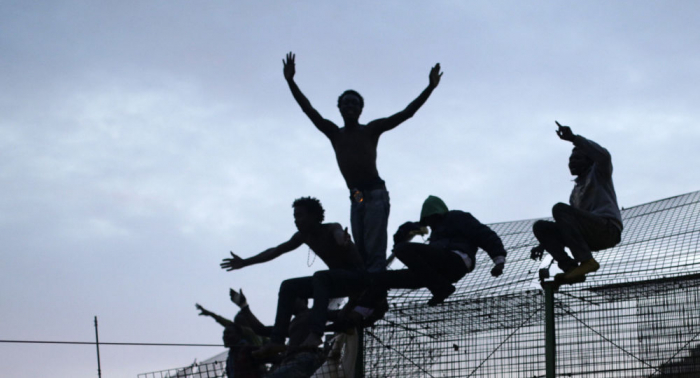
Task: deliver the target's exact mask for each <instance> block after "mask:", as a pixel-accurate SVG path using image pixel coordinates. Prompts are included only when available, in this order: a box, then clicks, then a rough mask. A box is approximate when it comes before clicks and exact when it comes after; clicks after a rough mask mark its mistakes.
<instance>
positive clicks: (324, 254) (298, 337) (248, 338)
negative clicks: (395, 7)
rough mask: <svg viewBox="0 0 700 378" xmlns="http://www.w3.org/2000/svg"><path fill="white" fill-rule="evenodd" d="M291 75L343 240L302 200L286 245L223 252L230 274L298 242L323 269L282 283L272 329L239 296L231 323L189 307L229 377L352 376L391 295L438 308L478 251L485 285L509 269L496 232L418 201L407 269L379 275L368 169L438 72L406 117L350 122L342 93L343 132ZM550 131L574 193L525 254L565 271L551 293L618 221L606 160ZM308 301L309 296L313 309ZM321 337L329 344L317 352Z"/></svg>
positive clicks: (538, 226)
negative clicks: (215, 338)
mask: <svg viewBox="0 0 700 378" xmlns="http://www.w3.org/2000/svg"><path fill="white" fill-rule="evenodd" d="M295 72H296V67H295V55H294V54H292V53H289V54H287V56H286V58H285V59H284V60H283V73H284V78H285V79H286V81H287V83H288V85H289V89H290V90H291V92H292V96H293V97H294V99H295V100H296V101H297V103H298V104H299V106H300V107H301V110H302V111H303V112H304V113H305V114H306V115H307V116H308V118H309V119H310V121H311V123H313V125H314V126H315V127H316V128H317V129H318V130H319V131H320V132H322V133H323V134H324V135H325V136H326V137H327V138H328V139H329V140H330V142H331V145H332V147H333V150H334V152H335V156H336V160H337V163H338V167H339V169H340V173H341V174H342V176H343V178H344V179H345V183H346V184H347V188H348V190H349V192H348V194H349V199H350V230H351V231H350V232H348V227H347V226H346V227H343V225H341V224H340V223H334V222H325V223H324V221H325V216H324V209H323V206H322V205H321V202H320V201H319V200H318V199H316V198H313V197H300V198H298V199H296V200H295V201H294V203H293V204H292V208H293V217H294V223H295V225H296V228H297V232H295V233H294V234H293V235H292V236H291V237H290V238H289V240H287V241H285V242H283V243H281V244H279V245H277V246H275V247H271V248H269V249H267V250H265V251H262V252H260V253H258V254H256V255H253V256H251V257H248V258H243V257H240V256H238V255H237V254H235V253H233V252H231V256H230V257H228V258H225V259H223V261H222V263H221V268H222V269H225V270H227V271H233V270H237V269H242V268H244V267H247V266H249V265H254V264H261V263H265V262H267V261H270V260H273V259H275V258H277V257H279V256H281V255H282V254H285V253H288V252H291V251H293V250H295V249H297V248H299V247H300V246H302V244H305V245H307V246H308V247H309V248H310V250H311V251H313V252H314V253H315V254H316V255H317V256H318V257H319V258H320V259H321V260H322V261H323V262H324V263H325V264H326V266H327V268H328V269H326V270H320V271H317V272H315V273H314V274H313V275H312V276H308V277H298V278H292V279H288V280H285V281H283V282H282V283H281V285H280V288H279V298H278V303H277V313H276V316H275V322H274V324H273V325H271V326H265V325H263V324H262V323H261V322H260V321H259V320H258V318H257V317H256V316H255V315H254V314H253V312H252V310H251V308H250V306H249V305H248V303H247V299H246V297H245V295H244V294H243V290H242V289H241V290H239V291H236V290H233V289H231V291H230V296H231V301H232V302H233V303H235V304H236V305H237V306H238V307H239V308H240V311H239V312H238V314H237V315H236V316H235V318H234V319H233V320H229V319H227V318H225V317H222V316H220V315H217V314H214V313H212V312H210V311H209V310H207V309H205V308H204V307H202V306H200V305H199V304H197V305H196V306H197V309H198V310H199V311H200V315H203V316H210V317H212V318H213V319H215V320H216V321H217V322H218V323H219V324H221V325H222V326H223V327H224V332H223V341H224V345H225V346H226V347H228V348H229V355H228V359H227V374H228V376H229V377H236V378H239V377H263V376H265V377H312V376H316V377H321V376H324V377H326V376H327V377H353V376H355V374H356V369H355V367H356V362H355V360H356V357H357V347H358V344H359V343H360V342H361V341H358V339H359V337H360V336H361V332H362V329H363V328H364V327H368V326H371V325H372V324H374V322H376V321H378V320H379V319H381V318H382V317H383V316H384V314H385V313H386V312H387V311H389V306H388V303H387V291H388V290H391V289H400V288H403V289H417V288H427V289H428V290H429V291H430V293H431V294H432V298H430V300H428V302H427V303H426V304H427V305H428V306H439V305H440V304H442V303H443V302H444V301H445V300H446V299H447V298H449V297H450V295H451V294H453V293H454V292H455V290H456V289H455V285H454V284H455V283H456V282H458V281H459V280H460V279H461V278H463V277H464V276H465V275H466V274H469V273H470V272H472V271H473V270H474V269H475V267H476V261H477V259H476V254H477V252H478V251H479V250H483V251H485V252H486V253H487V254H488V256H489V257H490V258H491V260H492V261H493V266H492V268H491V275H492V276H493V278H494V279H498V277H499V276H500V275H501V274H502V273H503V271H504V269H506V257H507V252H506V250H505V249H504V246H503V243H502V241H501V238H500V237H499V235H497V234H496V233H495V232H494V231H493V230H492V229H491V228H489V227H488V226H486V225H484V224H482V223H481V222H480V221H479V220H478V219H476V218H475V217H474V216H472V215H471V214H470V213H469V212H467V211H462V210H457V209H451V208H450V207H448V206H447V204H445V202H444V201H443V200H442V199H440V198H439V197H438V196H435V195H431V196H429V197H428V198H427V199H426V200H425V201H424V203H423V206H422V208H421V209H420V213H419V214H420V216H419V218H418V219H417V220H416V221H407V222H405V223H403V224H402V225H401V226H400V227H399V228H398V230H397V231H396V232H395V233H394V235H393V240H392V241H393V246H392V258H393V257H395V258H396V259H398V260H400V261H401V262H402V263H403V264H404V265H405V269H398V270H388V269H387V265H388V263H390V260H391V258H390V259H389V261H387V257H386V251H387V247H388V243H389V238H388V232H387V228H388V218H389V209H390V201H389V192H388V190H387V185H386V183H385V182H384V180H382V178H381V176H380V175H379V172H378V171H377V164H376V161H377V145H378V142H379V137H380V136H381V135H382V133H384V132H386V131H389V130H392V129H394V128H396V127H397V126H399V125H400V124H402V123H403V122H404V121H406V120H408V119H409V118H411V117H412V116H413V115H414V114H415V113H416V112H417V111H418V109H420V107H421V106H422V105H423V104H424V103H425V102H426V101H427V99H428V97H430V95H431V93H432V92H433V90H434V89H435V88H436V87H437V86H438V84H439V83H440V79H441V77H442V72H441V68H440V64H436V65H435V66H434V67H432V69H431V70H430V73H429V75H428V80H429V81H428V86H427V87H426V88H425V89H424V90H423V91H422V92H421V93H420V95H419V96H418V97H417V98H416V99H415V100H413V101H412V102H411V103H409V104H408V106H406V108H405V109H403V110H401V111H399V112H398V113H396V114H393V115H390V116H388V117H386V118H380V119H376V120H373V121H371V122H369V123H367V124H366V125H363V124H360V122H359V117H360V114H361V113H362V109H363V107H364V100H363V98H362V96H361V95H360V94H359V93H357V92H356V91H354V90H347V91H345V92H343V93H342V94H341V95H340V97H339V98H338V109H339V110H340V114H341V116H342V118H343V122H344V124H343V126H342V127H339V126H337V125H336V124H335V123H333V122H332V121H330V120H328V119H326V118H323V117H322V116H321V114H319V113H318V111H317V110H316V109H314V108H313V106H312V105H311V102H310V101H309V100H308V99H307V98H306V96H305V95H304V94H303V93H302V92H301V90H300V89H299V87H298V86H297V84H296V82H295V81H294V75H295ZM555 122H556V121H555ZM556 125H557V129H556V134H557V136H558V137H559V138H560V139H561V140H563V141H565V142H569V143H571V144H573V149H572V152H571V156H570V157H569V162H568V166H569V170H570V172H571V174H572V175H573V176H575V180H574V188H573V190H572V192H571V196H570V199H569V204H565V203H557V204H555V205H554V207H553V208H552V216H553V221H544V220H541V221H537V222H536V223H535V224H534V226H533V230H532V231H533V233H534V236H535V237H536V239H537V240H538V241H539V243H540V244H539V245H538V246H536V247H535V248H533V249H532V251H531V258H532V259H542V257H543V255H544V252H548V253H549V254H550V255H551V256H552V258H553V260H554V261H556V263H557V265H558V267H559V268H560V269H561V271H562V272H561V273H559V274H557V275H556V276H555V277H554V281H553V284H554V285H555V287H558V286H560V285H570V284H576V283H580V282H583V281H585V279H586V275H588V274H591V273H593V272H595V271H596V270H598V268H599V264H598V262H597V261H596V260H595V259H594V257H593V255H592V252H593V251H600V250H604V249H607V248H611V247H613V246H615V245H616V244H617V243H619V242H620V235H621V232H622V229H623V224H622V218H621V216H620V210H619V207H618V204H617V198H616V194H615V189H614V186H613V181H612V171H613V169H612V160H611V155H610V153H609V152H608V151H607V150H606V149H605V148H603V147H601V146H600V145H599V144H597V143H595V142H593V141H592V140H589V139H586V138H584V137H583V136H581V135H577V134H574V132H573V131H572V129H571V128H570V127H568V126H563V125H560V124H559V123H558V122H556ZM416 212H417V213H418V209H416ZM351 234H352V236H351ZM416 235H423V236H426V235H429V236H428V242H427V243H415V242H412V241H411V240H412V238H413V237H414V236H416ZM565 248H568V249H569V251H570V254H571V255H570V254H569V253H567V251H566V249H565ZM333 298H347V302H346V303H345V305H344V306H343V307H342V308H340V309H334V310H329V303H330V302H331V300H332V299H333ZM308 299H313V306H312V307H311V308H309V307H308ZM327 334H328V335H329V336H330V337H328V338H326V340H325V343H324V335H327ZM287 340H288V341H287ZM270 366H271V368H270Z"/></svg>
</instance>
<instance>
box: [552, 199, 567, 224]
mask: <svg viewBox="0 0 700 378" xmlns="http://www.w3.org/2000/svg"><path fill="white" fill-rule="evenodd" d="M570 214H571V206H570V205H567V204H565V203H562V202H559V203H557V204H556V205H554V207H552V217H554V221H560V220H561V219H563V218H565V217H567V216H569V215H570Z"/></svg>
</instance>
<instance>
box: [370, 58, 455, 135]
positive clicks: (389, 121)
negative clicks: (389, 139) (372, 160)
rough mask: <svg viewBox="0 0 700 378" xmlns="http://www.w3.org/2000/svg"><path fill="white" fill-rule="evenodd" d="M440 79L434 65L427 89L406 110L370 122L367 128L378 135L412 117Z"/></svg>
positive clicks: (436, 67)
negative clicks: (374, 129)
mask: <svg viewBox="0 0 700 378" xmlns="http://www.w3.org/2000/svg"><path fill="white" fill-rule="evenodd" d="M441 77H442V72H440V63H438V64H436V65H435V67H433V68H432V69H431V70H430V75H429V76H428V78H429V80H430V81H429V83H428V87H427V88H425V89H424V90H423V92H421V94H420V95H419V96H418V97H416V99H415V100H413V101H412V102H411V103H410V104H408V106H407V107H406V109H404V110H402V111H400V112H398V113H396V114H394V115H392V116H390V117H388V118H382V119H378V120H374V121H372V122H370V123H369V124H368V125H367V126H368V127H374V128H376V130H377V131H378V132H379V133H383V132H385V131H388V130H391V129H393V128H394V127H396V126H398V125H400V124H401V123H402V122H403V121H405V120H407V119H409V118H411V117H413V115H414V114H416V112H417V111H418V109H420V107H421V106H423V104H425V102H426V101H427V100H428V97H430V94H431V93H433V89H435V88H436V87H437V86H438V84H439V83H440V78H441Z"/></svg>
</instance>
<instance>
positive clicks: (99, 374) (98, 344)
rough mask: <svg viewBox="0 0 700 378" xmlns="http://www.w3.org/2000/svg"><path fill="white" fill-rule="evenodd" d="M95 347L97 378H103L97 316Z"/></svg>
mask: <svg viewBox="0 0 700 378" xmlns="http://www.w3.org/2000/svg"><path fill="white" fill-rule="evenodd" d="M95 346H97V377H98V378H102V368H101V367H100V337H99V336H98V334H97V316H95Z"/></svg>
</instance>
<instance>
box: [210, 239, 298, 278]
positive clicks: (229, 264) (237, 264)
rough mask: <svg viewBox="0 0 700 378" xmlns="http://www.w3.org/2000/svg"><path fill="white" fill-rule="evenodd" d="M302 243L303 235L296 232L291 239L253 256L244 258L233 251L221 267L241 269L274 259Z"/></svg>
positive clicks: (227, 269)
mask: <svg viewBox="0 0 700 378" xmlns="http://www.w3.org/2000/svg"><path fill="white" fill-rule="evenodd" d="M301 244H302V240H301V236H300V235H299V233H298V232H297V233H295V234H294V235H293V236H292V238H291V239H289V240H288V241H286V242H284V243H282V244H280V245H278V246H277V247H272V248H268V249H266V250H264V251H262V252H260V253H258V254H257V255H255V256H253V257H249V258H247V259H243V258H241V257H240V256H238V255H236V254H235V253H233V252H231V257H230V258H227V259H223V260H222V262H221V264H220V266H221V269H225V270H226V271H228V272H230V271H232V270H236V269H241V268H243V267H246V266H249V265H254V264H260V263H264V262H267V261H270V260H273V259H275V258H277V257H279V256H281V255H283V254H285V253H287V252H289V251H293V250H295V249H297V248H299V246H300V245H301Z"/></svg>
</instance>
